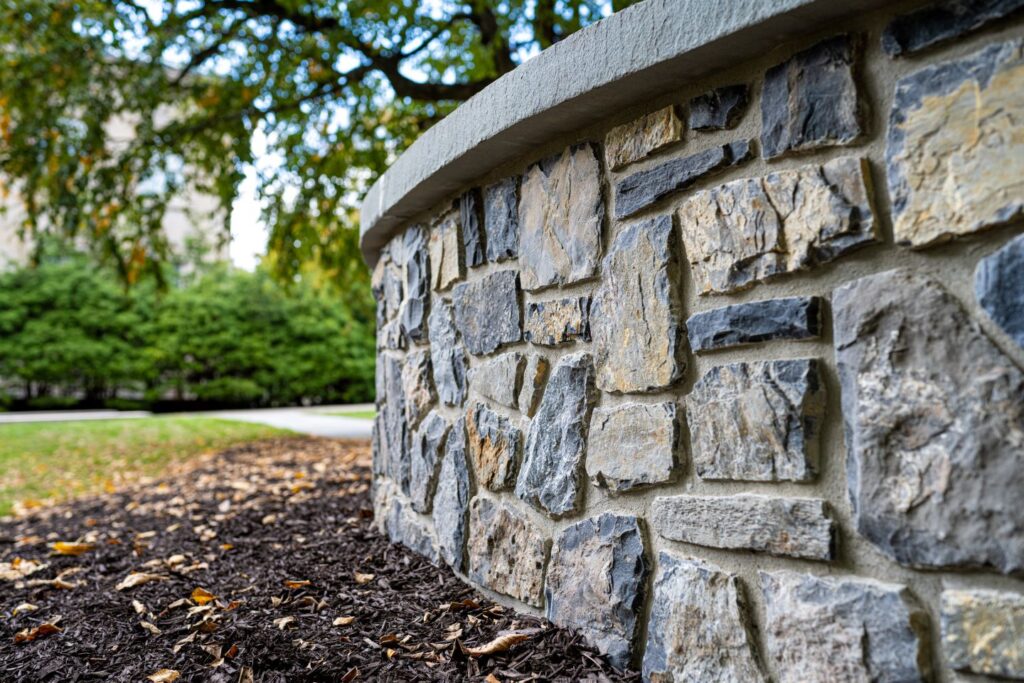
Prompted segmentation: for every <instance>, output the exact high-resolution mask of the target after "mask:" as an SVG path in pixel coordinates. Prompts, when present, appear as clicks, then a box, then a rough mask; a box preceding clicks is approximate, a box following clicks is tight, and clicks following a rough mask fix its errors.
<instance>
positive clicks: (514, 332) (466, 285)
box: [452, 270, 523, 355]
mask: <svg viewBox="0 0 1024 683" xmlns="http://www.w3.org/2000/svg"><path fill="white" fill-rule="evenodd" d="M519 300H520V291H519V275H518V273H516V271H514V270H501V271H498V272H496V273H491V274H490V275H487V276H486V277H484V278H483V279H481V280H477V281H476V282H463V283H461V284H458V285H456V286H455V290H454V292H453V293H452V301H453V303H454V304H455V326H456V327H457V328H458V329H459V332H461V333H462V341H463V343H465V345H466V349H467V350H468V351H469V352H470V353H472V354H477V355H480V354H485V353H491V352H492V351H495V350H497V349H499V348H501V347H502V346H505V345H507V344H514V343H515V342H518V341H520V340H521V339H522V338H523V319H522V311H521V307H520V303H519Z"/></svg>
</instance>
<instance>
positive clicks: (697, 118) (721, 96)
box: [689, 83, 749, 130]
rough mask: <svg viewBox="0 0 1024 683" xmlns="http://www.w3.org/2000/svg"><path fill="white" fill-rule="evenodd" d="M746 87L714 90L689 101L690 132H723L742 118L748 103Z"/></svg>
mask: <svg viewBox="0 0 1024 683" xmlns="http://www.w3.org/2000/svg"><path fill="white" fill-rule="evenodd" d="M748 91H749V88H748V87H747V85H746V84H745V83H744V84H740V85H728V86H725V87H724V88H715V89H714V90H711V91H709V92H706V93H704V94H703V95H698V96H697V97H694V98H693V99H692V100H690V119H689V124H690V130H725V129H726V128H733V127H735V126H736V124H737V123H739V120H740V119H741V118H742V117H743V112H745V111H746V109H747V101H748Z"/></svg>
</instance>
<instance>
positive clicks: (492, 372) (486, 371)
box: [469, 351, 526, 408]
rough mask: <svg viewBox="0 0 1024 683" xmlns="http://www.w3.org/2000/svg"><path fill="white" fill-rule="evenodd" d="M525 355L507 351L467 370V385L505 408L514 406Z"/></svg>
mask: <svg viewBox="0 0 1024 683" xmlns="http://www.w3.org/2000/svg"><path fill="white" fill-rule="evenodd" d="M525 365H526V357H525V356H523V354H521V353H519V352H518V351H509V352H507V353H503V354H501V355H499V356H495V357H494V358H490V359H488V360H487V361H485V362H483V363H481V364H480V365H477V366H476V367H475V368H473V369H472V370H470V371H469V385H470V386H471V387H472V388H473V390H474V391H476V392H477V393H478V394H480V395H481V396H483V397H484V398H488V399H490V400H492V401H494V402H495V403H498V404H500V405H503V406H505V407H507V408H515V407H516V404H517V403H518V398H519V387H520V386H521V385H522V380H523V368H524V367H525Z"/></svg>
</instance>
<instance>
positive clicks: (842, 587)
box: [760, 571, 928, 683]
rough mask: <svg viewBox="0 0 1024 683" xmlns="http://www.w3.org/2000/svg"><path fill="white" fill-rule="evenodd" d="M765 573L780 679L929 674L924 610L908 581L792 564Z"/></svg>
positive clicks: (800, 682)
mask: <svg viewBox="0 0 1024 683" xmlns="http://www.w3.org/2000/svg"><path fill="white" fill-rule="evenodd" d="M760 578H761V591H762V593H763V595H764V600H765V605H766V611H767V619H766V624H765V635H766V636H767V641H768V653H769V656H770V657H771V658H772V659H773V660H774V661H775V670H776V671H777V672H778V675H779V683H806V681H865V682H866V681H878V682H879V683H882V682H888V683H901V682H904V681H908V682H909V681H923V680H927V678H928V655H927V653H926V638H927V632H926V630H925V621H926V616H925V614H924V612H923V611H922V610H920V609H919V608H918V606H917V605H916V604H915V603H914V602H913V601H912V600H911V598H910V596H909V595H908V594H907V591H906V589H905V588H904V587H903V586H898V585H893V584H887V583H880V582H877V581H870V580H863V579H838V578H826V577H818V576H812V575H810V574H797V573H795V572H788V571H780V572H760ZM919 630H920V632H919Z"/></svg>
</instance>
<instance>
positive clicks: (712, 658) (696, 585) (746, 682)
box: [643, 552, 824, 683]
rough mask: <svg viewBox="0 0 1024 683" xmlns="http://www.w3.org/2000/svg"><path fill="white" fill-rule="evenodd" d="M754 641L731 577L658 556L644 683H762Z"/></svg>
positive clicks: (699, 564) (735, 581)
mask: <svg viewBox="0 0 1024 683" xmlns="http://www.w3.org/2000/svg"><path fill="white" fill-rule="evenodd" d="M755 642H756V641H755V640H754V636H753V632H752V629H751V626H750V620H749V617H748V616H747V606H746V601H745V600H744V598H743V592H742V590H741V588H740V585H739V580H738V579H737V578H736V576H735V575H733V574H727V573H725V572H723V571H722V570H721V569H719V568H718V567H716V566H714V565H712V564H709V563H706V562H701V561H699V560H684V559H681V558H678V557H676V556H674V555H670V554H669V553H665V552H663V553H660V554H659V555H658V571H657V573H656V574H655V577H654V594H653V598H652V600H651V616H650V619H649V620H648V622H647V650H646V652H645V653H644V663H643V674H644V680H645V681H651V682H652V683H655V682H657V683H669V682H671V681H680V682H682V681H693V682H694V683H697V682H698V681H715V682H716V683H758V682H760V681H767V680H768V678H767V676H765V673H764V670H763V668H762V667H761V664H760V661H759V660H758V657H757V651H756V649H755V648H756V645H755ZM807 680H808V681H810V680H813V679H807ZM822 680H824V679H822Z"/></svg>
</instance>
